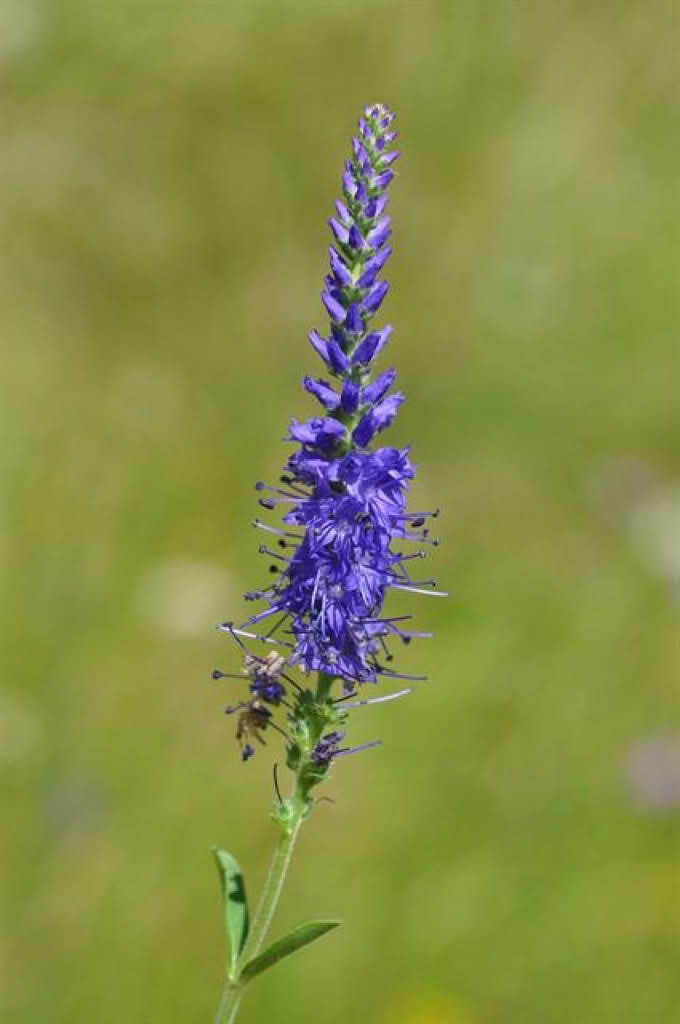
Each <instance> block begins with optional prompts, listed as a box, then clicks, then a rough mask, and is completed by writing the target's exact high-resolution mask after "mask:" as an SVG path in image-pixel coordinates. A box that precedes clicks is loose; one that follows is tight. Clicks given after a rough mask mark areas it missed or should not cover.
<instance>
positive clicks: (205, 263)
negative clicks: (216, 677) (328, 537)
mask: <svg viewBox="0 0 680 1024" xmlns="http://www.w3.org/2000/svg"><path fill="white" fill-rule="evenodd" d="M679 43H680V33H679V26H678V21H677V10H676V9H675V7H674V5H673V4H666V3H663V2H656V3H655V2H652V3H648V2H642V0H639V2H626V0H619V2H617V3H607V2H595V3H592V2H591V3H586V2H576V0H574V2H556V3H543V4H541V3H511V2H504V0H499V2H497V3H485V2H482V3H480V2H475V0H460V2H456V3H451V2H447V0H421V2H411V3H407V2H389V3H388V2H386V0H384V2H380V0H376V2H374V3H371V4H367V3H361V2H359V0H324V2H319V0H317V2H312V0H281V2H278V3H274V2H269V3H268V2H265V0H231V2H228V0H211V2H209V0H196V2H192V3H188V2H186V0H97V2H92V0H63V2H61V3H58V4H57V3H54V4H50V3H48V2H47V0H2V2H1V3H0V117H1V120H2V126H3V127H2V139H3V141H2V147H1V150H0V183H1V188H0V222H1V225H2V228H1V237H2V251H1V253H0V303H1V308H2V365H3V372H2V375H1V378H2V379H1V380H0V391H1V414H2V424H1V426H0V466H1V471H2V480H3V487H2V491H3V496H4V497H3V502H2V505H0V524H1V535H0V539H1V540H2V560H3V565H4V571H3V580H2V585H3V615H2V631H3V635H2V645H1V657H2V677H1V679H0V722H1V724H0V786H1V790H2V800H3V831H4V834H5V839H4V843H3V847H4V853H3V858H4V866H5V868H6V877H7V882H8V884H7V890H6V893H5V895H4V898H3V907H4V910H3V923H2V926H1V927H2V931H1V932H0V964H1V967H0V972H1V974H0V992H1V994H0V1016H2V1020H3V1021H6V1022H7V1024H19V1022H21V1024H25V1022H33V1021H40V1022H45V1024H62V1022H63V1024H66V1022H68V1024H71V1022H74V1021H75V1022H78V1021H96V1022H97V1024H109V1022H110V1024H114V1022H119V1021H123V1020H124V1021H131V1022H133V1021H135V1022H136V1021H139V1022H156V1021H158V1022H160V1021H163V1022H170V1021H177V1022H179V1021H207V1020H211V1019H212V1017H211V1015H212V1013H213V1012H214V1007H215V1005H216V1002H217V998H218V991H219V985H220V978H219V973H220V969H221V965H222V962H223V947H222V936H221V911H220V906H219V893H218V887H217V883H216V879H215V872H214V867H213V864H212V863H211V857H210V852H209V848H210V846H211V844H213V843H216V842H217V843H221V844H223V845H225V846H227V847H229V848H230V849H232V850H233V851H234V853H235V854H236V855H237V856H238V858H239V860H240V861H241V863H242V864H243V865H244V866H245V868H246V874H247V878H248V886H249V890H250V893H251V896H252V895H254V891H255V889H256V887H257V884H258V881H259V879H260V878H261V877H262V874H263V872H264V870H265V867H266V863H267V860H268V856H269V848H270V845H271V843H272V841H273V832H272V828H271V826H270V825H269V823H268V821H267V813H268V809H269V805H270V796H271V776H270V772H271V760H272V758H274V757H279V758H280V752H279V751H278V748H277V746H276V744H275V743H274V742H272V743H271V745H270V748H269V749H268V750H267V751H266V752H264V753H263V754H260V753H258V756H257V758H256V759H255V760H254V761H253V762H252V763H251V764H249V765H248V766H245V767H244V766H242V765H241V764H240V763H239V761H238V758H237V747H236V743H235V741H234V737H233V722H232V721H231V720H226V719H225V718H224V716H223V715H222V707H223V705H224V704H225V703H226V702H227V701H229V700H232V699H234V694H235V691H234V690H233V689H232V688H231V684H229V683H228V682H223V683H220V684H215V683H212V682H211V680H210V678H209V672H210V669H211V668H212V667H213V665H215V664H219V665H221V666H223V667H225V668H227V667H235V666H236V664H237V661H236V658H235V651H234V650H233V648H231V647H230V645H229V644H228V642H227V641H226V639H224V638H223V637H221V636H220V635H218V634H216V633H214V632H213V631H212V628H211V627H212V624H213V623H215V622H217V621H219V620H221V619H223V618H226V617H234V618H238V617H239V615H241V614H242V613H245V607H244V605H243V602H242V599H241V596H240V595H241V592H242V591H243V590H245V589H248V588H250V587H252V586H254V585H257V584H258V582H259V581H260V579H261V577H262V569H263V567H262V566H261V565H260V564H259V562H258V558H257V555H256V554H255V551H256V546H257V538H256V537H255V535H254V533H253V531H252V530H251V529H250V527H249V525H248V522H249V519H250V517H251V516H252V514H253V511H254V509H255V499H254V494H253V490H252V485H253V482H254V480H255V479H256V478H265V479H266V478H269V479H272V478H274V477H275V475H276V473H277V471H278V467H279V465H280V464H281V461H282V459H283V458H284V455H285V451H286V448H285V446H283V445H281V444H280V438H281V436H282V434H283V433H284V430H285V425H286V422H287V419H288V417H289V416H290V415H296V416H298V417H304V416H306V415H308V414H309V411H310V408H311V407H310V402H309V400H308V397H307V396H305V395H304V394H303V392H302V391H301V390H300V388H299V378H300V376H301V375H302V374H303V373H305V372H313V371H314V370H315V369H317V368H316V367H315V360H314V357H313V353H312V352H311V350H310V349H309V347H308V346H307V344H306V341H305V335H306V332H307V330H308V329H309V327H311V326H313V325H316V326H323V322H324V317H323V314H322V310H321V307H320V304H319V301H318V297H317V296H318V291H319V287H320V280H321V276H322V274H323V272H324V266H325V248H326V245H327V242H328V235H327V228H326V225H325V221H326V218H327V216H328V215H329V214H330V211H331V204H332V200H333V198H334V196H335V194H336V191H337V183H338V178H339V169H340V162H341V160H342V159H343V158H344V156H345V153H346V150H347V146H348V141H349V137H350V134H351V131H352V129H353V125H354V121H355V118H356V116H357V113H358V111H359V109H360V108H361V106H362V105H363V104H364V103H366V102H368V101H373V100H384V101H385V102H387V103H389V104H390V105H391V106H392V107H393V108H394V109H395V110H396V112H397V114H398V117H399V128H400V131H401V143H402V148H403V151H404V156H403V158H402V161H401V162H400V164H399V169H400V176H399V178H398V180H397V182H396V183H395V186H394V188H393V201H392V202H393V205H392V212H393V214H394V217H395V246H396V248H395V254H394V256H393V259H392V262H391V265H390V274H389V276H390V279H391V281H392V288H393V290H392V293H391V296H390V298H389V301H388V303H387V312H388V315H389V318H390V320H392V321H393V322H394V324H395V326H396V332H395V335H394V338H393V340H392V343H391V352H390V359H392V360H394V363H395V364H396V365H397V366H398V368H399V371H400V380H401V383H402V386H403V388H404V389H405V390H406V392H407V396H408V402H407V404H406V406H405V407H404V410H403V413H402V415H401V416H400V419H399V421H398V423H397V424H396V425H395V427H394V428H393V431H392V435H391V436H392V440H393V443H406V442H409V441H412V442H413V445H414V456H415V459H416V461H417V462H418V464H419V467H420V475H419V479H418V482H417V485H416V487H415V491H414V499H413V501H414V507H418V506H419V505H421V504H424V505H426V506H427V505H432V504H441V505H442V507H443V509H444V515H443V517H442V519H441V520H440V530H441V536H442V540H443V541H444V543H443V545H442V547H441V548H440V549H439V550H438V551H437V552H435V553H434V558H433V563H436V569H435V571H436V574H437V576H438V578H439V580H440V582H441V583H443V584H444V585H446V586H448V587H449V588H450V589H451V590H452V592H453V596H452V598H451V599H450V600H449V601H448V602H446V603H444V602H436V601H429V602H428V601H427V600H426V599H425V598H423V599H422V600H421V601H420V602H419V603H418V606H417V609H416V610H417V612H418V619H419V622H420V623H421V624H422V628H428V627H431V628H434V629H435V630H436V639H435V640H434V641H432V642H429V643H427V644H423V645H421V646H420V647H419V648H418V650H409V651H408V652H405V656H404V657H403V659H402V664H403V665H405V666H409V667H412V668H415V669H421V670H425V671H427V673H428V674H429V675H430V676H431V677H432V682H431V683H430V684H427V685H423V686H422V687H420V688H419V690H418V693H417V694H416V695H414V696H412V697H411V698H408V699H405V700H403V701H399V702H397V703H396V704H392V705H386V706H384V707H378V708H366V709H362V710H361V711H358V712H357V713H356V714H355V716H354V719H353V724H352V736H353V738H355V739H356V740H357V741H358V742H359V741H362V740H365V739H370V738H372V737H374V736H376V735H379V736H381V737H382V738H383V739H384V740H385V745H384V747H383V748H382V749H381V750H379V751H377V752H376V751H371V752H368V753H366V754H365V755H363V756H362V757H357V758H354V759H348V760H347V761H344V762H343V763H342V765H338V767H337V770H336V771H335V773H334V778H333V780H332V782H331V784H330V785H329V786H328V787H327V791H328V793H329V795H331V796H332V797H333V799H334V800H335V803H334V804H333V805H329V804H322V805H321V806H319V808H318V809H317V810H316V811H315V813H314V815H313V818H312V820H311V822H310V824H309V825H308V826H307V827H306V833H304V834H303V838H302V841H301V844H300V848H299V852H298V855H297V859H296V863H295V865H294V868H293V872H292V877H291V881H290V886H289V888H288V890H287V893H286V895H285V898H284V902H283V906H282V909H281V912H280V915H279V917H278V918H277V922H276V926H275V929H274V934H281V933H282V932H283V930H284V928H286V927H287V926H293V925H295V924H297V923H298V922H299V921H301V920H305V919H308V918H310V917H319V916H326V915H330V916H334V915H336V914H338V913H339V914H341V915H342V916H343V917H344V919H345V923H344V925H343V927H342V928H341V929H339V930H338V932H337V933H334V934H333V935H332V936H330V937H329V938H328V939H326V940H324V942H323V943H319V945H318V948H316V947H315V948H311V949H310V950H309V951H306V952H305V953H304V954H301V955H300V956H299V957H296V958H293V959H292V960H291V961H290V962H289V963H287V964H286V965H285V966H282V967H280V968H277V969H276V970H275V971H273V972H272V974H271V976H267V977H265V978H264V979H263V980H262V981H261V982H259V983H258V985H257V986H255V987H254V989H253V991H252V993H251V994H250V995H249V997H248V999H247V1001H246V1003H245V1007H244V1011H243V1014H242V1020H243V1022H244V1024H247V1022H248V1021H271V1022H281V1024H284V1022H285V1021H292V1020H295V1021H296V1022H297V1024H312V1022H313V1021H314V1022H317V1021H323V1022H324V1024H339V1022H341V1021H346V1020H348V1019H356V1020H361V1021H365V1022H370V1024H515V1022H518V1021H521V1022H522V1024H572V1022H574V1021H578V1022H579V1024H622V1022H626V1024H638V1022H640V1024H642V1022H645V1024H648V1022H650V1021H655V1022H656V1021H659V1022H666V1021H668V1022H670V1021H672V1020H675V1019H677V1017H676V1015H677V1006H678V1003H679V1002H680V981H679V980H678V972H677V964H678V959H679V957H680V861H679V855H680V818H679V816H678V815H679V810H678V799H679V797H678V789H679V788H680V782H679V781H678V778H677V772H676V774H675V775H674V771H675V770H676V768H677V765H675V762H674V760H673V756H674V755H673V750H675V747H673V744H674V743H675V742H676V741H675V740H674V739H673V736H674V734H675V731H676V730H678V729H679V727H680V723H679V722H678V696H679V690H680V684H679V672H678V670H679V668H680V651H679V649H678V603H677V597H678V584H679V583H680V554H679V551H680V498H679V494H680V491H679V490H678V488H679V487H680V443H679V439H680V425H679V423H678V415H679V403H678V397H679V395H680V385H679V382H678V356H677V350H678V325H679V324H680V297H679V293H678V286H677V280H678V278H677V267H678V252H679V251H680V198H679V197H680V192H679V191H678V178H679V176H680V147H679V144H678V137H679V128H680V74H679V71H678V61H677V53H678V44H679ZM433 567H434V565H433ZM411 603H412V602H411V601H410V600H409V601H405V600H401V601H400V602H399V608H400V609H402V610H405V609H406V608H407V607H410V606H411ZM395 607H396V603H395ZM236 685H237V684H234V686H236ZM664 735H665V736H667V737H668V739H667V740H666V741H665V742H666V745H667V747H668V746H670V747H671V748H672V749H671V754H670V755H669V752H668V749H666V753H665V754H663V751H662V752H661V754H660V753H659V743H660V742H661V741H659V740H658V737H659V736H664ZM655 737H656V738H657V739H656V740H655V739H654V738H655ZM650 738H651V739H650ZM645 744H646V745H645ZM655 744H656V745H655ZM661 746H663V743H661ZM664 749H665V748H664ZM669 758H670V759H669ZM659 790H660V791H661V795H659Z"/></svg>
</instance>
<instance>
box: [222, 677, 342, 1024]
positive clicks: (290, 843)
mask: <svg viewBox="0 0 680 1024" xmlns="http://www.w3.org/2000/svg"><path fill="white" fill-rule="evenodd" d="M334 679H335V676H331V675H327V674H326V673H325V672H319V676H318V681H317V687H316V693H315V695H314V697H315V700H316V702H317V703H318V704H324V703H325V702H326V701H327V700H328V698H329V695H330V692H331V686H332V685H333V681H334ZM322 731H323V723H321V722H320V723H319V724H318V726H317V729H315V730H314V732H313V735H312V736H310V737H309V747H308V748H307V749H306V750H305V755H306V758H309V755H310V754H311V752H312V750H313V749H314V747H315V745H316V744H317V743H318V741H319V738H320V736H321V732H322ZM304 763H307V762H306V761H305V762H303V765H304ZM302 771H303V766H301V767H300V768H298V774H297V780H296V785H295V789H294V792H293V794H292V796H291V797H290V799H289V800H288V801H286V803H287V805H288V807H289V808H290V814H289V815H288V816H287V818H286V820H285V825H284V824H283V823H281V822H280V823H279V827H280V829H281V835H280V837H279V841H278V843H277V844H276V849H275V850H274V856H273V857H272V862H271V865H270V867H269V873H268V875H267V880H266V881H265V883H264V888H263V889H262V895H261V896H260V902H259V903H258V906H257V910H256V911H255V916H254V917H253V919H252V922H251V925H250V933H249V935H248V941H247V942H246V944H245V947H244V949H243V952H242V953H241V956H240V957H239V959H238V963H237V964H236V968H235V970H234V971H233V973H232V974H231V975H227V978H226V980H225V983H224V988H223V990H222V998H221V999H220V1005H219V1007H218V1009H217V1014H216V1016H215V1024H233V1021H235V1020H236V1015H237V1013H238V1010H239V1005H240V1003H241V997H242V995H243V986H242V985H240V984H239V980H238V979H239V975H240V973H241V971H242V969H243V967H244V966H245V965H246V964H247V963H248V961H249V960H252V959H253V957H256V956H257V954H258V953H259V952H260V949H261V948H262V943H263V942H264V940H265V938H266V937H267V932H268V931H269V927H270V925H271V923H272V919H273V917H274V914H275V913H276V908H277V907H278V905H279V899H280V898H281V892H282V890H283V885H284V882H285V881H286V875H287V874H288V868H289V867H290V862H291V860H292V857H293V850H294V849H295V844H296V842H297V837H298V833H299V832H300V828H301V827H302V823H303V821H304V820H305V817H306V815H307V813H308V809H309V797H308V795H307V792H306V791H305V788H304V786H303V785H301V775H302Z"/></svg>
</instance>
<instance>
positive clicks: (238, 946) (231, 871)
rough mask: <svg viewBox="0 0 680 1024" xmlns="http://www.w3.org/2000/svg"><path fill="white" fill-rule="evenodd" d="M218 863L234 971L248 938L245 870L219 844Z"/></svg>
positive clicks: (226, 928)
mask: <svg viewBox="0 0 680 1024" xmlns="http://www.w3.org/2000/svg"><path fill="white" fill-rule="evenodd" d="M212 852H213V855H214V857H215V861H216V863H217V870H218V871H219V875H220V881H221V883H222V897H223V899H224V929H225V932H226V934H227V938H228V940H229V969H230V974H231V973H233V972H234V969H235V967H236V963H237V961H238V958H239V957H240V955H241V953H242V952H243V947H244V946H245V944H246V939H247V938H248V929H249V927H250V924H249V920H248V900H247V899H246V886H245V881H244V879H243V872H242V871H241V868H240V867H239V863H238V861H237V860H236V858H235V857H232V855H231V854H230V853H228V852H227V851H226V850H223V849H221V848H220V847H219V846H213V851H212Z"/></svg>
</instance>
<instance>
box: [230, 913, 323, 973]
mask: <svg viewBox="0 0 680 1024" xmlns="http://www.w3.org/2000/svg"><path fill="white" fill-rule="evenodd" d="M340 923H341V922H340V921H308V922H307V924H301V925H300V926H299V927H298V928H295V929H294V930H293V931H292V932H290V934H289V935H286V936H284V938H282V939H278V940H277V941H276V942H274V943H273V944H272V945H271V946H269V948H268V949H265V951H264V953H260V954H259V956H256V957H253V959H252V960H249V961H248V963H247V964H246V965H245V967H244V968H243V970H242V972H241V976H240V980H241V981H242V982H246V981H251V980H252V979H253V978H254V977H256V976H257V975H258V974H261V973H262V971H266V970H268V968H270V967H273V966H274V964H277V963H278V962H279V960H283V958H284V957H286V956H290V954H291V953H295V951H296V950H298V949H302V947H303V946H307V945H309V943H310V942H314V940H315V939H320V938H321V936H322V935H325V934H326V932H329V931H331V929H333V928H337V927H338V925H339V924H340Z"/></svg>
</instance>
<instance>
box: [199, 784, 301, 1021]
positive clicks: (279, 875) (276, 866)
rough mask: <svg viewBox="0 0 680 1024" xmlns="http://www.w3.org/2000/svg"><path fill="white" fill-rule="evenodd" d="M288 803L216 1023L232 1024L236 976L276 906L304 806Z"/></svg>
mask: <svg viewBox="0 0 680 1024" xmlns="http://www.w3.org/2000/svg"><path fill="white" fill-rule="evenodd" d="M291 804H292V807H293V814H292V816H291V818H290V821H289V823H288V827H287V828H286V830H285V831H284V832H282V833H281V837H280V839H279V841H278V843H277V844H276V849H275V850H274V856H273V858H272V862H271V865H270V868H269V873H268V875H267V880H266V882H265V883H264V888H263V889H262V895H261V896H260V902H259V904H258V907H257V910H256V911H255V916H254V918H253V920H252V923H251V926H250V934H249V936H248V941H247V943H246V945H245V948H244V950H243V953H242V954H241V956H240V957H239V962H238V964H237V967H236V979H232V978H227V979H226V981H225V984H224V989H223V991H222V999H221V1000H220V1005H219V1007H218V1010H217V1015H216V1017H215V1024H232V1021H234V1020H236V1014H237V1013H238V1008H239V1003H240V1002H241V996H242V995H243V989H242V987H241V986H240V985H239V984H238V980H237V979H238V975H239V974H240V971H241V968H242V967H243V966H244V965H245V964H247V963H248V961H249V960H252V959H253V957H255V956H257V954H258V953H259V952H260V949H261V948H262V943H263V942H264V940H265V938H266V936H267V932H268V931H269V926H270V925H271V923H272V918H273V917H274V914H275V912H276V908H277V906H278V904H279V899H280V898H281V892H282V890H283V885H284V882H285V880H286V875H287V874H288V868H289V867H290V862H291V859H292V856H293V850H294V849H295V843H296V841H297V837H298V833H299V832H300V828H301V826H302V822H303V820H304V816H305V803H304V801H303V800H302V799H300V798H298V794H297V793H296V794H295V795H294V796H293V797H292V799H291Z"/></svg>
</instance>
